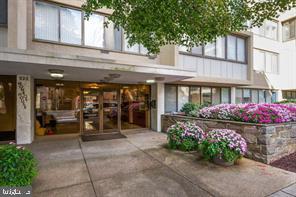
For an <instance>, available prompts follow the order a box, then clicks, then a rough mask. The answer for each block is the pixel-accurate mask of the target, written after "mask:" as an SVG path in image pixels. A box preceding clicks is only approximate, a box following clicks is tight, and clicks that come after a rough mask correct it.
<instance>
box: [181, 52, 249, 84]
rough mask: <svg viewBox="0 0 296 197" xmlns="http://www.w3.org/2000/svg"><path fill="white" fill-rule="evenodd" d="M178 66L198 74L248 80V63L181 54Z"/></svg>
mask: <svg viewBox="0 0 296 197" xmlns="http://www.w3.org/2000/svg"><path fill="white" fill-rule="evenodd" d="M178 66H179V68H181V69H184V70H187V71H192V72H196V73H197V76H205V77H214V78H224V79H236V80H247V73H248V72H247V71H248V65H247V64H240V63H233V62H228V61H221V60H214V59H207V58H202V57H194V56H189V55H179V60H178Z"/></svg>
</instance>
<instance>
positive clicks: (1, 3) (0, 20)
mask: <svg viewBox="0 0 296 197" xmlns="http://www.w3.org/2000/svg"><path fill="white" fill-rule="evenodd" d="M1 25H7V0H0V26H1Z"/></svg>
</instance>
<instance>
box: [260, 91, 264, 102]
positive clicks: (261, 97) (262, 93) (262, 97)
mask: <svg viewBox="0 0 296 197" xmlns="http://www.w3.org/2000/svg"><path fill="white" fill-rule="evenodd" d="M259 103H265V93H264V90H259Z"/></svg>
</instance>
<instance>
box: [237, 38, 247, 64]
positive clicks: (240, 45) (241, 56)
mask: <svg viewBox="0 0 296 197" xmlns="http://www.w3.org/2000/svg"><path fill="white" fill-rule="evenodd" d="M245 53H246V46H245V40H244V39H242V38H237V61H240V62H245V61H246V57H245Z"/></svg>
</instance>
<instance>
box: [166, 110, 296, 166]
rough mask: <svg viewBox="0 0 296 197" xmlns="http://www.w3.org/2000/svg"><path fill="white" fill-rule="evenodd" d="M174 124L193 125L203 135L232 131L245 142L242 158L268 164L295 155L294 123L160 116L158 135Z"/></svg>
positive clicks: (295, 134) (295, 124)
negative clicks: (225, 130) (190, 123)
mask: <svg viewBox="0 0 296 197" xmlns="http://www.w3.org/2000/svg"><path fill="white" fill-rule="evenodd" d="M178 121H181V122H182V121H191V122H195V123H196V124H197V125H198V126H200V127H201V128H202V129H203V130H204V131H206V132H207V131H209V130H212V129H218V128H219V129H232V130H235V131H236V132H238V133H239V134H241V135H242V136H243V137H244V138H245V139H246V141H247V144H248V152H247V154H246V157H248V158H250V159H253V160H256V161H260V162H263V163H267V164H269V163H271V162H273V161H275V160H278V159H280V158H281V157H283V156H286V155H288V154H290V153H293V152H295V151H296V122H292V123H282V124H253V123H244V122H236V121H226V120H213V119H203V118H195V117H188V116H179V115H166V114H165V115H162V121H161V126H162V131H163V132H166V131H167V128H168V127H169V126H171V125H172V124H174V123H176V122H178Z"/></svg>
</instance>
